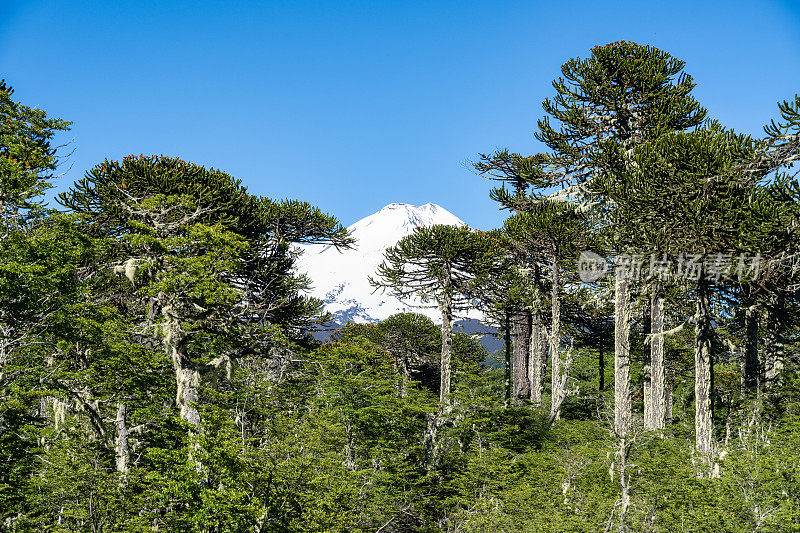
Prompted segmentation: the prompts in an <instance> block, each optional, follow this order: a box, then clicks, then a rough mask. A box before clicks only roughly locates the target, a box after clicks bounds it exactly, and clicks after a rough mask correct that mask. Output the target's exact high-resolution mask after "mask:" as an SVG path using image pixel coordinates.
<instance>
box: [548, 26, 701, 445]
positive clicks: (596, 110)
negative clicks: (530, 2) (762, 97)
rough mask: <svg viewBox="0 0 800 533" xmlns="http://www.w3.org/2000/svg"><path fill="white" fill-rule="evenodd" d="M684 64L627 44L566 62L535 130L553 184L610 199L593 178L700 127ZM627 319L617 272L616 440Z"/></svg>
mask: <svg viewBox="0 0 800 533" xmlns="http://www.w3.org/2000/svg"><path fill="white" fill-rule="evenodd" d="M683 68H684V62H683V61H680V60H678V59H676V58H674V57H672V56H671V55H670V54H668V53H667V52H664V51H662V50H659V49H657V48H654V47H652V46H641V45H639V44H636V43H633V42H627V41H618V42H614V43H611V44H608V45H604V46H596V47H595V48H593V49H592V51H591V54H590V56H589V57H588V58H586V59H571V60H569V61H567V62H566V63H565V64H564V65H563V66H562V67H561V72H562V75H563V77H561V78H559V79H558V80H556V81H554V82H553V88H554V89H555V91H556V94H555V95H554V96H553V98H552V99H547V100H545V101H544V103H543V107H544V111H545V113H547V116H545V118H543V119H542V120H540V121H539V132H538V133H537V134H536V137H537V138H538V139H539V140H541V141H542V142H544V143H545V144H546V145H547V146H548V147H549V148H550V149H551V151H552V155H553V158H554V165H555V167H556V168H558V169H560V171H561V173H560V174H556V175H558V176H559V177H558V178H557V179H556V180H554V181H553V182H552V183H551V185H561V186H563V187H565V188H566V190H565V194H567V195H571V196H575V197H577V198H579V199H581V200H582V201H583V202H586V203H590V204H593V203H595V202H601V203H602V202H603V201H604V200H607V198H604V197H603V196H602V195H601V196H598V195H596V194H592V192H591V190H590V185H591V182H592V181H593V180H594V179H596V178H597V177H599V176H606V177H609V178H610V179H614V177H615V176H618V175H619V173H620V172H622V171H623V170H625V169H627V168H628V167H629V166H630V165H631V164H632V156H633V151H634V149H635V148H636V147H637V146H639V145H641V144H643V143H645V142H647V141H648V140H653V139H657V138H658V137H660V136H661V135H663V134H665V133H671V132H674V131H682V130H686V129H689V128H692V127H694V126H696V125H698V124H700V123H701V122H702V120H703V118H704V117H705V114H706V112H705V110H704V109H703V108H702V107H700V105H699V104H698V102H697V101H696V100H695V99H694V98H693V97H692V96H691V91H692V89H693V88H694V86H695V84H694V82H693V81H692V78H691V76H688V75H687V74H685V73H684V72H683ZM551 119H552V120H553V121H554V123H551ZM609 208H610V209H613V205H609ZM612 234H613V228H612ZM619 244H622V243H619ZM617 252H618V253H627V252H628V250H627V249H625V248H620V249H618V250H617ZM630 322H631V317H630V284H629V281H628V280H627V279H626V278H625V276H618V277H617V280H616V284H615V324H614V327H615V342H614V390H615V402H614V405H615V409H614V410H615V413H614V427H615V430H616V433H617V435H619V436H620V437H624V436H625V435H626V434H627V431H628V428H629V425H630V417H631V390H630V341H629V338H628V337H629V334H630Z"/></svg>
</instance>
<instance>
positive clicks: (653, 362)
mask: <svg viewBox="0 0 800 533" xmlns="http://www.w3.org/2000/svg"><path fill="white" fill-rule="evenodd" d="M663 332H664V293H663V292H662V290H661V286H660V285H656V287H654V289H653V294H652V297H651V299H650V333H651V334H653V335H654V336H652V337H650V397H649V398H648V397H647V396H645V405H647V404H649V405H650V408H649V411H650V413H649V414H650V417H649V420H648V417H647V416H645V427H646V428H647V429H663V428H664V426H665V425H666V422H665V421H666V416H667V413H666V407H665V405H664V404H665V401H666V396H665V379H666V378H665V373H664V336H663V335H662V333H663Z"/></svg>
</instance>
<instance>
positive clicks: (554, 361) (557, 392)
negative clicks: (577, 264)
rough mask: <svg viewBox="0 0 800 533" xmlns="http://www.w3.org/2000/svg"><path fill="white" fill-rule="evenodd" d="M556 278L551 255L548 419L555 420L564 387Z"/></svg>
mask: <svg viewBox="0 0 800 533" xmlns="http://www.w3.org/2000/svg"><path fill="white" fill-rule="evenodd" d="M559 283H560V281H559V277H558V259H557V253H556V252H555V251H554V253H553V294H552V297H551V300H552V306H553V310H552V314H553V317H552V320H553V321H552V324H551V326H550V361H551V363H550V365H551V369H552V372H551V380H550V384H551V387H550V390H551V394H550V418H551V419H553V420H557V419H558V418H559V416H560V413H561V396H562V394H563V391H562V390H561V389H562V386H566V382H565V380H564V379H563V376H562V375H561V373H562V364H561V354H560V350H559V348H560V345H561V302H560V299H559V294H560V287H559Z"/></svg>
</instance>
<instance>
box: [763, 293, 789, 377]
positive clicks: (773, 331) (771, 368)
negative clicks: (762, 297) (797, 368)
mask: <svg viewBox="0 0 800 533" xmlns="http://www.w3.org/2000/svg"><path fill="white" fill-rule="evenodd" d="M784 313H786V301H785V296H784V292H783V291H782V290H780V289H778V290H777V293H776V294H773V295H772V296H771V297H770V299H769V303H768V305H767V316H766V327H765V330H766V331H765V335H764V384H765V385H766V387H768V388H771V387H773V386H774V385H775V380H776V379H777V378H778V376H779V375H780V373H781V371H782V370H783V365H784V361H783V342H784V340H783V325H784V318H783V315H784Z"/></svg>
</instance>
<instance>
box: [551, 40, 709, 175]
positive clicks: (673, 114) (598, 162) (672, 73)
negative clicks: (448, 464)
mask: <svg viewBox="0 0 800 533" xmlns="http://www.w3.org/2000/svg"><path fill="white" fill-rule="evenodd" d="M684 65H685V63H684V62H683V61H681V60H679V59H676V58H674V57H672V56H671V55H670V54H668V53H667V52H664V51H662V50H659V49H658V48H655V47H652V46H649V45H647V46H642V45H639V44H636V43H633V42H630V41H617V42H614V43H610V44H607V45H603V46H596V47H594V48H593V49H592V51H591V54H590V56H589V57H588V58H586V59H581V58H576V59H570V60H569V61H567V62H566V63H565V64H564V65H563V66H562V67H561V73H562V76H561V77H559V78H558V79H557V80H555V81H553V88H554V89H555V91H556V94H555V96H553V97H552V98H548V99H546V100H545V101H544V102H543V104H542V107H543V108H544V111H545V113H547V115H548V116H545V117H544V118H542V119H541V120H539V122H538V126H539V132H538V133H537V134H536V138H537V139H539V140H540V141H542V142H543V143H544V144H546V145H547V146H548V147H549V148H550V149H551V150H552V152H553V156H554V158H555V161H556V166H557V167H561V168H563V169H564V175H563V176H562V178H561V181H567V180H568V179H571V180H574V181H576V182H578V183H582V182H584V181H587V180H588V179H590V178H591V176H592V174H593V173H594V172H596V170H597V169H608V168H613V167H615V166H617V165H619V164H620V163H621V161H620V159H621V158H622V157H623V156H624V155H626V151H627V150H630V148H631V147H632V146H633V145H635V144H639V143H641V142H643V141H645V140H647V139H653V138H657V137H658V136H660V135H662V134H664V133H667V132H672V131H679V130H685V129H687V128H691V127H693V126H696V125H698V124H700V123H701V122H702V121H703V119H704V117H705V115H706V110H705V109H703V108H702V107H701V106H700V104H699V103H698V102H697V101H696V100H695V99H694V98H693V97H692V96H691V94H690V93H691V91H692V89H693V88H694V87H695V85H696V84H695V83H694V81H693V80H692V77H691V76H689V75H688V74H686V73H684V72H683V68H684ZM551 119H552V120H553V121H555V122H556V124H552V123H551Z"/></svg>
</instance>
